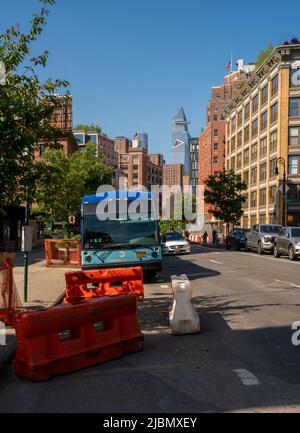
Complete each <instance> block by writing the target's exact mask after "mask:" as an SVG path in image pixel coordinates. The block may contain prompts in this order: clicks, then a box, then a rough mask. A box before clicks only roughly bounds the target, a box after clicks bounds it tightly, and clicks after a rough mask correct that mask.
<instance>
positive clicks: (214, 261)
mask: <svg viewBox="0 0 300 433" xmlns="http://www.w3.org/2000/svg"><path fill="white" fill-rule="evenodd" d="M210 262H211V263H216V264H217V265H223V263H221V262H217V261H216V260H210Z"/></svg>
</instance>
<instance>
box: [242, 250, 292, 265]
mask: <svg viewBox="0 0 300 433" xmlns="http://www.w3.org/2000/svg"><path fill="white" fill-rule="evenodd" d="M237 254H238V253H237ZM242 254H243V256H250V257H254V258H255V257H256V258H257V257H261V258H262V259H266V260H275V261H276V262H282V263H285V264H287V263H290V264H291V265H298V266H299V263H300V261H299V262H296V261H295V262H293V261H291V260H288V259H286V260H284V259H276V258H275V257H266V256H258V255H257V254H255V253H242Z"/></svg>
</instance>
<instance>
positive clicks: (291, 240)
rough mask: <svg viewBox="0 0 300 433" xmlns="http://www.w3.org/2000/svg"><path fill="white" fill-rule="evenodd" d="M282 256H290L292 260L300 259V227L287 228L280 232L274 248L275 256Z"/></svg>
mask: <svg viewBox="0 0 300 433" xmlns="http://www.w3.org/2000/svg"><path fill="white" fill-rule="evenodd" d="M281 255H288V256H289V258H290V260H295V259H296V258H297V257H300V228H299V227H286V228H284V229H282V230H281V231H280V233H279V236H278V238H277V239H276V242H275V246H274V256H275V257H280V256H281Z"/></svg>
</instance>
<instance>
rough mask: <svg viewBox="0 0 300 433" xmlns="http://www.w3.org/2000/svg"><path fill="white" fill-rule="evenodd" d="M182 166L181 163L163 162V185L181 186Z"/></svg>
mask: <svg viewBox="0 0 300 433" xmlns="http://www.w3.org/2000/svg"><path fill="white" fill-rule="evenodd" d="M183 175H184V167H183V165H182V164H165V165H164V166H163V185H166V186H168V187H172V186H180V188H183Z"/></svg>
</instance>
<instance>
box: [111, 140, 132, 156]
mask: <svg viewBox="0 0 300 433" xmlns="http://www.w3.org/2000/svg"><path fill="white" fill-rule="evenodd" d="M114 142H115V151H116V152H117V153H118V154H121V153H128V151H129V149H130V148H131V147H132V141H131V140H129V138H126V137H116V138H115V139H114Z"/></svg>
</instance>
